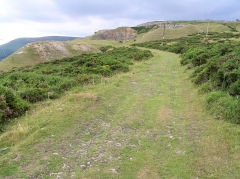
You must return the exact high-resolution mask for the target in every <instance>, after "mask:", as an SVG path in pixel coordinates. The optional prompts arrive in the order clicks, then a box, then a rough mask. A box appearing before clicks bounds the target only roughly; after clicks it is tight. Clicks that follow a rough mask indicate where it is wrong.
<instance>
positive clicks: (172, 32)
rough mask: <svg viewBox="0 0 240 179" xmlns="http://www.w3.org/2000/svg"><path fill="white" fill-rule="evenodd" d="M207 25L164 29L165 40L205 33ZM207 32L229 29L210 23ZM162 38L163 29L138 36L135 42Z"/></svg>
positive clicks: (189, 25) (219, 24)
mask: <svg viewBox="0 0 240 179" xmlns="http://www.w3.org/2000/svg"><path fill="white" fill-rule="evenodd" d="M206 29H207V23H197V24H188V25H186V26H185V27H183V28H177V29H166V32H165V38H179V37H184V36H187V35H189V34H192V33H198V32H206ZM209 32H230V29H229V28H228V27H226V26H224V25H222V24H221V23H219V22H211V23H210V26H209ZM162 38H163V29H162V28H159V29H155V30H152V31H149V32H148V33H145V34H140V35H139V36H138V37H137V38H136V42H145V41H151V40H161V39H162Z"/></svg>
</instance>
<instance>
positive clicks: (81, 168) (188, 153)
mask: <svg viewBox="0 0 240 179" xmlns="http://www.w3.org/2000/svg"><path fill="white" fill-rule="evenodd" d="M152 51H153V53H154V55H155V57H154V58H153V59H152V60H149V61H147V62H141V63H138V64H136V65H134V66H132V67H131V68H132V69H131V71H130V72H129V73H125V74H119V75H116V76H114V77H112V78H110V79H107V80H106V81H105V82H104V83H101V84H98V85H90V86H86V87H84V88H75V89H74V90H72V91H70V92H69V93H68V94H67V95H66V96H64V97H62V98H61V99H57V100H55V101H47V102H43V103H40V104H39V106H38V107H36V110H33V111H32V112H30V113H29V114H28V115H26V116H25V117H23V118H22V119H20V121H19V124H16V126H15V127H12V128H10V129H9V132H8V133H6V134H3V135H2V136H1V137H0V142H1V145H0V146H2V147H4V146H5V145H6V146H7V145H9V144H11V142H12V143H13V144H15V143H16V144H15V145H14V146H13V147H12V148H10V149H9V151H6V152H5V153H3V152H2V153H0V158H1V159H0V167H1V170H0V176H2V177H6V178H91V179H92V178H104V179H105V178H123V179H126V178H139V179H141V178H142V179H154V178H184V179H185V178H228V179H229V178H240V127H239V126H238V125H234V124H230V123H227V122H225V121H218V120H215V119H213V117H211V116H210V115H208V114H207V113H206V111H205V110H204V100H203V96H200V95H199V94H198V93H197V90H196V89H195V88H194V87H193V85H192V84H191V82H190V80H189V79H188V74H187V73H185V72H184V68H183V67H181V66H180V64H179V60H180V59H179V57H178V56H177V55H175V54H172V53H168V52H160V51H157V50H152ZM26 119H27V120H26ZM26 121H27V122H26ZM4 140H5V142H4ZM7 140H8V142H6V141H7ZM16 141H17V142H16Z"/></svg>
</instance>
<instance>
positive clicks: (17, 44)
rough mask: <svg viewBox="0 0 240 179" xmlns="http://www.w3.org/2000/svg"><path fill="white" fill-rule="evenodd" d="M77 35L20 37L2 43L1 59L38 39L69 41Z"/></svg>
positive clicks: (0, 47) (0, 46)
mask: <svg viewBox="0 0 240 179" xmlns="http://www.w3.org/2000/svg"><path fill="white" fill-rule="evenodd" d="M75 38H77V37H65V36H48V37H37V38H19V39H15V40H12V41H10V42H8V43H6V44H3V45H0V61H1V60H2V59H4V58H6V57H8V56H9V55H11V54H12V53H14V52H16V51H17V50H18V49H20V48H22V47H23V46H24V45H26V44H28V43H32V42H38V41H50V40H53V41H68V40H73V39H75Z"/></svg>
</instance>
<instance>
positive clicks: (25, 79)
mask: <svg viewBox="0 0 240 179" xmlns="http://www.w3.org/2000/svg"><path fill="white" fill-rule="evenodd" d="M102 51H103V52H104V53H94V54H83V55H80V56H74V57H69V58H63V59H58V60H53V61H50V62H45V63H41V64H38V65H35V66H34V67H32V68H30V67H27V68H21V69H18V70H16V69H15V70H13V71H10V72H6V73H1V74H0V121H1V122H2V121H3V119H4V120H5V119H10V118H14V117H18V116H20V115H22V114H23V113H24V112H25V111H26V110H28V109H29V107H30V103H35V102H38V101H42V100H45V99H54V98H57V97H59V96H60V95H61V94H62V93H64V92H65V91H67V90H69V89H70V88H72V87H73V86H76V85H82V84H86V83H91V82H94V83H96V82H97V81H99V79H100V78H101V77H104V76H106V77H108V76H112V75H114V74H115V73H118V72H126V71H128V70H129V65H131V64H133V62H134V61H141V60H147V59H149V58H150V57H152V56H153V55H152V53H151V52H150V51H148V50H145V51H144V50H139V49H137V48H127V47H121V48H113V47H112V46H107V47H105V48H104V49H102Z"/></svg>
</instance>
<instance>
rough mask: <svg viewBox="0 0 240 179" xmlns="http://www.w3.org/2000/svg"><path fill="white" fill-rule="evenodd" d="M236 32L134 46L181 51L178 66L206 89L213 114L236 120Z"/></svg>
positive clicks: (239, 61) (239, 86) (239, 114)
mask: <svg viewBox="0 0 240 179" xmlns="http://www.w3.org/2000/svg"><path fill="white" fill-rule="evenodd" d="M239 37H240V34H233V33H210V34H208V36H207V37H206V35H205V34H193V35H191V36H188V37H186V38H179V39H166V40H161V41H151V42H145V43H140V44H134V46H140V47H147V48H154V49H159V50H167V51H170V52H174V53H179V54H182V60H181V64H182V65H188V68H191V69H192V70H193V73H192V76H191V77H192V81H193V82H194V83H195V84H197V85H200V86H201V89H202V91H204V92H207V93H208V95H207V105H208V108H209V109H211V110H212V111H213V112H214V113H216V114H217V117H219V118H223V119H227V120H230V121H233V122H235V123H240V49H239V47H240V43H239V42H237V41H233V40H231V39H232V38H239Z"/></svg>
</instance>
